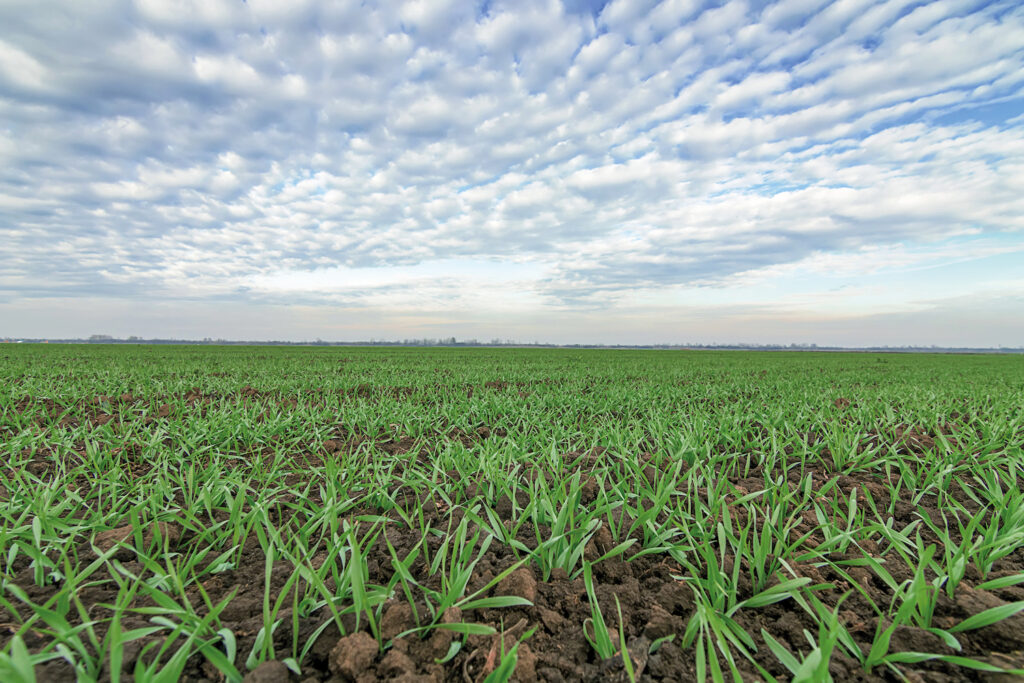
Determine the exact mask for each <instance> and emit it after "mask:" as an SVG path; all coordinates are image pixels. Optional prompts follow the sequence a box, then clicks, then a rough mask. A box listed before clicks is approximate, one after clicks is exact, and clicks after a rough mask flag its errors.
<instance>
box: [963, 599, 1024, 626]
mask: <svg viewBox="0 0 1024 683" xmlns="http://www.w3.org/2000/svg"><path fill="white" fill-rule="evenodd" d="M1022 610H1024V600H1020V601H1018V602H1011V603H1009V604H1007V605H999V606H998V607H990V608H989V609H987V610H985V611H984V612H980V613H978V614H974V615H972V616H969V617H967V618H966V619H964V620H963V621H961V622H960V623H959V624H957V625H956V626H954V627H953V628H951V629H949V632H950V633H959V632H960V631H970V630H973V629H976V628H983V627H985V626H990V625H992V624H995V623H997V622H1000V621H1002V620H1003V619H1009V618H1010V617H1012V616H1013V615H1014V614H1017V613H1018V612H1020V611H1022Z"/></svg>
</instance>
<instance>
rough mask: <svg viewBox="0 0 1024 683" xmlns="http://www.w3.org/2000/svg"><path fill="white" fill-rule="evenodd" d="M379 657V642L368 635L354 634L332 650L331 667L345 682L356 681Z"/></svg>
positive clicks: (339, 642)
mask: <svg viewBox="0 0 1024 683" xmlns="http://www.w3.org/2000/svg"><path fill="white" fill-rule="evenodd" d="M376 657H377V641H376V640H374V639H373V636H371V635H369V634H368V633H363V632H359V633H353V634H352V635H349V636H345V637H344V638H342V639H340V640H339V641H338V643H337V644H336V645H335V646H334V649H332V650H331V655H330V660H329V663H330V667H331V671H332V672H333V673H336V674H338V675H340V676H341V677H342V678H343V679H344V680H355V679H356V678H358V677H359V676H360V674H362V673H363V672H365V671H366V670H367V669H369V668H370V666H371V665H372V664H373V660H374V659H376Z"/></svg>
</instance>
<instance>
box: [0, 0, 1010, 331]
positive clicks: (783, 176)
mask: <svg viewBox="0 0 1024 683" xmlns="http://www.w3.org/2000/svg"><path fill="white" fill-rule="evenodd" d="M94 333H106V334H113V335H116V336H127V335H133V334H134V335H141V336H178V337H205V336H211V337H226V338H246V339H296V340H299V339H313V338H316V337H321V338H323V339H338V340H353V339H369V338H371V337H372V338H377V339H385V338H386V339H394V338H404V337H423V336H428V337H436V336H446V337H447V336H456V337H458V338H460V339H461V338H468V337H477V338H480V339H490V338H492V337H501V338H515V339H519V340H523V341H533V340H541V341H553V342H605V343H648V342H663V341H664V342H686V341H690V342H736V341H745V342H785V343H789V342H805V343H810V342H815V343H819V344H846V345H869V344H939V345H961V344H966V345H982V346H998V345H1008V346H1020V345H1024V6H1022V5H1020V4H1019V2H1017V0H1007V1H1005V2H999V1H997V2H972V1H970V0H948V1H946V0H940V1H937V2H908V1H904V0H883V1H880V2H873V1H871V0H835V1H834V2H830V1H829V0H783V1H782V2H779V3H774V4H772V3H763V2H758V1H756V0H727V1H725V2H712V3H710V4H706V3H701V2H697V1H691V0H665V1H664V2H660V3H659V2H655V1H653V0H627V1H622V0H613V1H612V2H601V1H600V0H564V1H562V2H559V1H558V0H536V1H534V0H515V1H514V2H500V1H498V0H493V1H486V0H485V1H484V2H480V1H479V0H477V2H469V1H467V0H411V1H408V2H382V3H372V2H358V1H355V0H341V1H339V2H314V1H311V0H310V1H306V0H293V1H289V2H281V1H280V0H247V1H246V0H135V1H134V2H128V1H125V0H95V1H90V2H66V3H57V2H49V1H44V2H40V0H20V1H19V0H4V2H2V3H0V336H55V337H65V336H80V335H81V336H88V335H90V334H94Z"/></svg>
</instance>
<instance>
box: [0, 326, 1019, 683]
mask: <svg viewBox="0 0 1024 683" xmlns="http://www.w3.org/2000/svg"><path fill="white" fill-rule="evenodd" d="M0 378H2V382H3V384H2V387H3V390H2V392H0V444H2V456H3V467H0V645H2V648H3V650H2V654H0V680H3V681H11V682H13V681H21V680H32V679H33V677H34V678H35V680H41V681H48V680H75V679H76V678H78V679H79V680H97V679H99V680H110V679H114V680H118V679H120V680H160V681H174V680H210V681H221V680H228V681H239V680H241V679H242V678H243V676H246V675H247V674H248V675H249V676H251V678H250V680H259V681H278V680H281V681H284V680H293V681H300V680H309V681H322V680H332V681H353V680H355V681H372V680H378V679H383V680H401V681H407V682H410V683H411V682H413V681H424V682H426V681H453V682H467V683H476V682H479V681H485V680H487V681H497V680H522V681H529V680H541V681H563V680H565V681H572V680H620V681H625V680H630V679H636V680H644V681H661V680H666V681H680V680H699V679H703V678H705V677H708V678H714V679H725V680H732V679H737V680H744V681H748V680H758V679H760V680H772V679H773V678H774V679H778V680H802V681H823V680H827V678H828V676H829V674H831V676H833V677H834V678H835V679H836V680H847V681H872V680H909V681H960V680H987V681H1002V680H1007V681H1008V680H1011V679H1012V678H1013V676H1012V675H1011V674H1008V673H999V672H1000V671H1003V670H1013V669H1024V504H1022V502H1024V501H1022V494H1021V491H1020V483H1021V476H1022V475H1024V451H1022V447H1024V410H1022V406H1024V358H1021V357H1019V356H983V357H978V356H955V357H954V356H931V355H912V356H888V355H887V356H881V355H868V354H819V353H795V354H753V353H747V354H744V353H716V352H699V353H698V352H667V351H662V352H640V351H637V352H632V351H567V350H514V349H461V350H450V349H438V350H415V349H396V348H389V349H363V348H273V347H243V348H238V347H228V348H219V347H127V346H120V347H104V346H48V347H44V346H28V345H23V346H17V347H15V346H13V345H12V346H6V347H3V348H2V349H0ZM272 660H273V661H276V662H279V664H263V665H262V666H260V664H261V663H262V662H270V661H272ZM253 670H255V671H253ZM289 670H290V671H289Z"/></svg>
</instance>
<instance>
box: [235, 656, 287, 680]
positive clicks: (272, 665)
mask: <svg viewBox="0 0 1024 683" xmlns="http://www.w3.org/2000/svg"><path fill="white" fill-rule="evenodd" d="M289 680H290V672H289V671H288V667H287V666H285V665H284V664H282V663H281V662H278V661H276V660H271V661H269V662H263V663H262V664H260V665H259V666H257V667H256V668H255V669H253V670H252V671H250V672H249V673H247V674H246V675H245V678H243V679H242V683H288V681H289Z"/></svg>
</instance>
